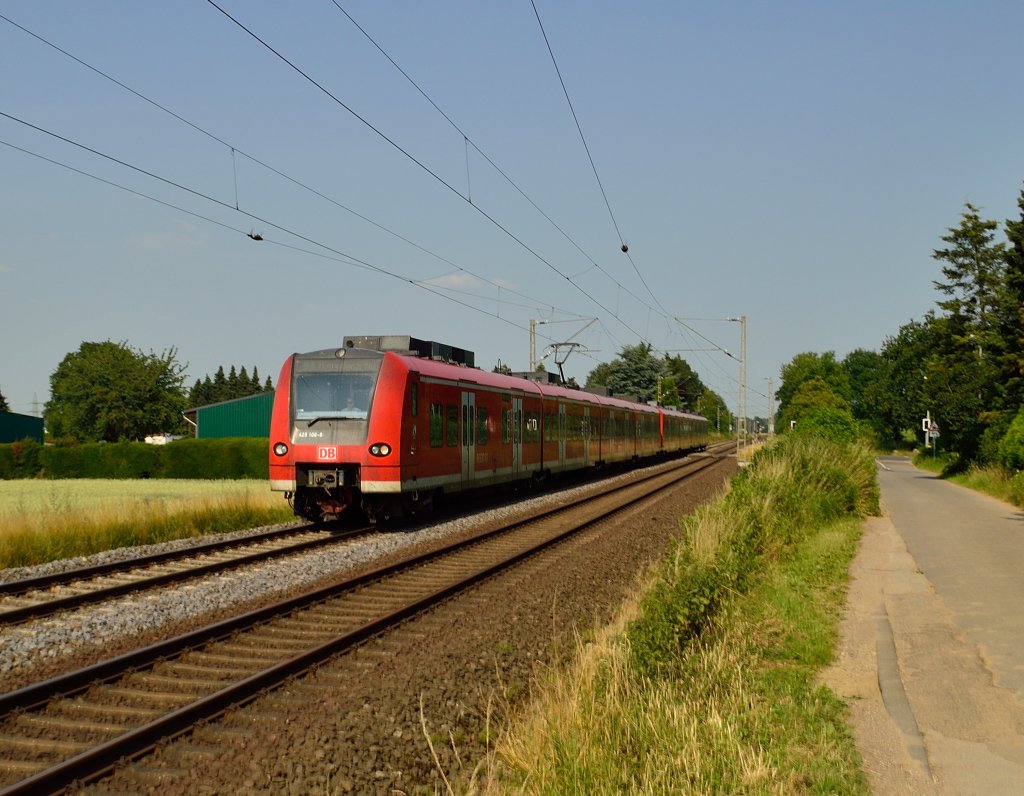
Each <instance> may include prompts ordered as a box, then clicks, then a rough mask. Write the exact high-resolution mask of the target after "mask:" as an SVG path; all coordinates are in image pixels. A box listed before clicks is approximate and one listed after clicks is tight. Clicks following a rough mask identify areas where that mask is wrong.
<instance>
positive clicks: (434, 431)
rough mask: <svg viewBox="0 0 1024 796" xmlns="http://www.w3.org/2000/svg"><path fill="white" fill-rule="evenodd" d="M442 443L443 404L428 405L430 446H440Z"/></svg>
mask: <svg viewBox="0 0 1024 796" xmlns="http://www.w3.org/2000/svg"><path fill="white" fill-rule="evenodd" d="M443 443H444V405H443V404H431V405H430V447H431V448H440V447H441V445H442V444H443Z"/></svg>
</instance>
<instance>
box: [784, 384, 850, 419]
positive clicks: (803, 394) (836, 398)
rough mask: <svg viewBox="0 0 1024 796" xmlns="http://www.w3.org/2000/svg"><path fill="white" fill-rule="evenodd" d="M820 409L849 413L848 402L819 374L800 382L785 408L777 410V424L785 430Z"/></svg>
mask: <svg viewBox="0 0 1024 796" xmlns="http://www.w3.org/2000/svg"><path fill="white" fill-rule="evenodd" d="M822 409H838V410H842V411H844V412H846V413H847V414H849V412H850V404H849V403H848V402H847V401H846V399H844V398H843V397H842V396H840V395H838V394H837V393H836V392H835V390H833V389H832V387H831V386H830V385H829V384H828V383H827V382H826V381H825V380H824V379H823V378H822V377H821V376H815V377H814V378H812V379H809V380H807V381H805V382H804V383H803V384H801V385H800V386H799V387H798V388H797V390H796V393H795V394H794V395H793V396H792V398H791V399H790V401H789V403H788V404H787V405H786V408H785V410H782V411H780V412H779V426H780V427H781V429H782V430H783V431H785V430H787V429H788V428H789V427H790V424H792V423H797V424H798V425H799V423H800V420H801V418H804V417H807V416H809V415H811V414H813V413H814V412H817V411H819V410H822Z"/></svg>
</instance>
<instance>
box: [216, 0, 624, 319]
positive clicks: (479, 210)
mask: <svg viewBox="0 0 1024 796" xmlns="http://www.w3.org/2000/svg"><path fill="white" fill-rule="evenodd" d="M206 2H207V3H209V4H210V5H211V6H213V7H214V8H216V9H217V10H218V11H220V13H221V14H223V15H224V16H225V17H227V18H228V19H229V20H231V22H233V23H234V24H235V25H236V26H237V27H239V28H241V29H242V30H243V31H245V33H247V34H249V36H251V37H252V38H253V39H255V40H256V41H257V42H259V43H260V44H261V45H263V47H265V48H266V49H267V50H269V51H270V52H271V53H273V54H274V55H275V56H276V57H277V58H278V59H280V60H281V61H283V62H284V63H285V64H287V65H288V66H289V67H290V68H291V69H293V70H294V71H295V72H297V73H298V74H299V75H301V76H302V77H303V78H304V79H306V80H307V81H309V82H310V83H311V84H312V85H313V86H315V87H316V88H318V89H319V90H320V91H321V92H322V93H324V94H325V95H327V96H328V97H329V98H330V99H332V100H333V101H334V102H335V103H337V104H338V105H339V106H340V107H342V108H344V109H345V110H346V111H348V112H349V113H350V114H351V115H352V116H353V117H355V118H356V119H357V120H358V121H360V122H361V123H362V124H364V125H365V126H366V127H367V128H368V129H370V130H371V131H372V132H374V133H375V134H376V135H378V136H379V137H380V138H382V139H383V140H384V141H386V142H387V143H388V144H390V145H391V146H392V147H394V148H395V149H396V150H397V151H398V152H400V153H401V154H402V155H404V156H405V157H406V158H408V159H409V160H411V161H412V162H413V163H415V164H416V165H417V166H419V167H420V168H421V169H422V170H423V171H425V172H426V173H427V174H429V175H430V176H431V177H433V178H434V179H435V180H436V181H437V182H439V183H440V184H441V185H443V186H444V187H445V188H447V189H448V190H449V191H451V192H452V193H453V194H455V195H456V196H458V197H459V198H460V199H462V200H463V201H464V202H466V203H467V204H468V205H469V206H470V207H472V208H473V209H474V210H476V212H477V213H479V214H480V215H481V216H483V217H484V218H485V219H487V220H488V221H490V222H491V224H493V225H494V226H495V227H497V228H498V229H499V230H501V231H502V232H504V233H505V235H507V236H508V237H509V238H511V239H512V240H513V241H515V242H516V243H517V244H519V246H521V247H522V248H523V249H525V250H526V251H527V252H529V253H530V254H531V255H533V257H535V258H536V259H537V260H539V261H540V262H542V263H543V264H544V265H546V266H547V267H548V268H550V269H551V270H552V271H554V272H555V273H556V274H558V275H559V276H560V277H562V278H563V279H564V280H565V281H567V282H568V283H569V284H570V285H572V286H573V287H574V288H576V290H577V291H579V292H580V293H582V294H583V295H584V296H586V297H587V298H588V299H589V300H590V301H592V302H593V303H594V304H596V305H597V306H598V307H600V308H601V309H602V310H604V311H605V312H606V313H607V314H608V315H610V316H611V317H613V318H615V319H616V320H617V321H618V322H619V323H621V324H622V325H623V326H624V327H625V328H626V329H628V330H629V331H630V332H631V333H632V334H633V335H634V336H636V337H637V338H640V339H643V336H642V335H640V334H639V333H638V332H637V331H636V330H634V329H633V328H632V327H631V326H630V325H629V324H628V323H626V322H625V321H624V320H623V319H622V318H620V317H619V316H618V314H617V313H615V312H613V311H612V310H610V309H609V308H608V307H606V306H605V305H604V304H602V303H601V302H600V301H598V300H597V298H595V297H594V296H592V295H591V294H590V293H589V292H587V291H586V290H584V289H583V288H582V287H581V286H580V285H578V284H577V283H576V282H574V281H573V280H572V278H571V277H569V276H568V275H566V274H564V273H563V272H562V271H561V270H559V269H558V268H557V267H556V266H555V265H554V264H553V263H551V262H550V261H548V260H547V259H545V258H544V257H543V256H542V255H541V254H540V253H538V252H537V251H535V250H534V249H532V248H531V247H530V246H529V245H528V244H527V243H526V242H525V241H523V240H522V239H521V238H519V237H518V236H517V235H516V234H515V233H514V232H512V231H511V230H510V229H508V227H506V226H504V225H503V224H502V223H501V222H499V221H498V220H497V219H496V218H494V217H493V216H491V215H490V214H489V213H487V212H486V211H485V210H484V209H483V208H481V207H480V206H479V205H476V204H473V203H472V202H470V201H469V200H468V199H467V198H466V197H465V196H464V195H463V194H462V193H461V192H460V191H459V190H458V189H457V188H455V187H454V186H453V185H451V183H449V182H447V181H446V180H445V179H444V178H443V177H441V176H440V175H439V174H438V173H437V172H435V171H433V170H432V169H431V168H430V167H429V166H427V165H426V164H425V163H423V162H422V161H421V160H419V159H418V158H416V157H415V156H414V155H413V154H412V153H410V152H409V151H408V150H406V149H405V148H404V147H402V146H401V145H399V144H398V143H397V142H396V141H394V140H393V139H392V138H390V137H389V136H388V135H386V134H385V133H384V132H383V131H382V130H380V129H379V128H377V127H376V126H374V125H373V124H371V123H370V122H369V121H368V120H367V119H365V118H364V117H363V116H361V115H360V114H359V113H357V112H356V111H355V110H354V109H353V108H351V107H350V106H349V105H347V104H346V103H345V102H343V101H342V100H341V99H339V98H338V97H337V96H336V95H335V94H333V93H332V92H331V91H330V90H329V89H327V88H326V87H325V86H324V85H322V84H321V83H319V82H318V81H317V80H315V79H314V78H313V77H312V76H310V75H309V74H307V73H306V72H304V71H303V70H302V69H301V68H299V67H298V66H297V65H296V64H295V63H293V62H292V61H290V60H289V59H288V58H287V57H285V56H284V55H283V54H282V53H280V52H279V51H278V50H276V49H275V48H274V47H272V46H271V45H270V44H269V43H268V42H266V41H264V40H263V39H262V38H261V37H260V36H258V35H257V34H256V33H255V32H254V31H252V30H250V29H249V28H248V27H246V26H245V25H243V24H242V23H241V22H240V21H239V20H237V19H235V17H233V16H231V14H229V13H228V12H227V11H225V10H224V9H223V8H221V7H220V6H219V5H217V3H216V2H214V0H206Z"/></svg>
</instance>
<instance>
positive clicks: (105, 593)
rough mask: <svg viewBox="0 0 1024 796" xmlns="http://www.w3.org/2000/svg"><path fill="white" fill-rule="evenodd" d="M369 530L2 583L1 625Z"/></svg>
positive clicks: (237, 542) (297, 535)
mask: <svg viewBox="0 0 1024 796" xmlns="http://www.w3.org/2000/svg"><path fill="white" fill-rule="evenodd" d="M370 530H371V529H370V528H368V527H367V528H358V529H347V530H343V531H342V530H333V531H331V530H325V529H322V528H318V527H316V526H314V525H312V524H306V525H302V526H299V527H292V528H282V529H276V530H272V531H264V532H262V533H258V534H254V535H252V536H246V537H244V538H241V539H234V540H228V541H213V542H207V543H205V544H201V545H196V546H193V547H187V548H183V549H179V550H172V551H166V552H162V553H154V554H152V555H147V556H140V557H138V558H131V559H127V560H124V561H117V562H109V563H106V564H101V565H97V566H91V567H82V568H79V569H71V570H67V571H65V572H59V573H54V574H50V575H43V576H40V577H34V578H27V579H24V580H15V581H8V582H6V583H0V625H4V624H14V623H17V622H24V621H27V620H29V619H36V618H38V617H42V616H47V615H49V614H53V613H56V612H58V611H65V610H70V609H74V608H78V607H81V606H83V605H88V604H89V603H95V602H100V601H103V600H110V599H113V598H114V597H121V596H123V595H126V594H132V593H135V592H140V591H143V590H144V589H151V588H155V587H157V586H166V585H169V584H172V583H180V582H182V581H186V580H190V579H192V578H199V577H202V576H204V575H209V574H212V573H217V572H223V571H226V570H229V569H233V568H236V567H242V566H246V565H248V564H254V563H257V562H260V561H267V560H269V559H272V558H277V557H280V556H286V555H295V554H297V553H302V552H305V551H307V550H313V549H315V548H318V547H323V546H325V545H331V544H337V543H338V542H340V541H343V540H345V539H349V538H351V537H353V536H357V535H359V534H362V533H366V532H368V531H370Z"/></svg>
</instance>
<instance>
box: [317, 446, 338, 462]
mask: <svg viewBox="0 0 1024 796" xmlns="http://www.w3.org/2000/svg"><path fill="white" fill-rule="evenodd" d="M316 458H317V459H318V460H319V461H322V462H336V461H338V449H337V448H332V447H329V446H327V445H320V446H318V447H317V449H316Z"/></svg>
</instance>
